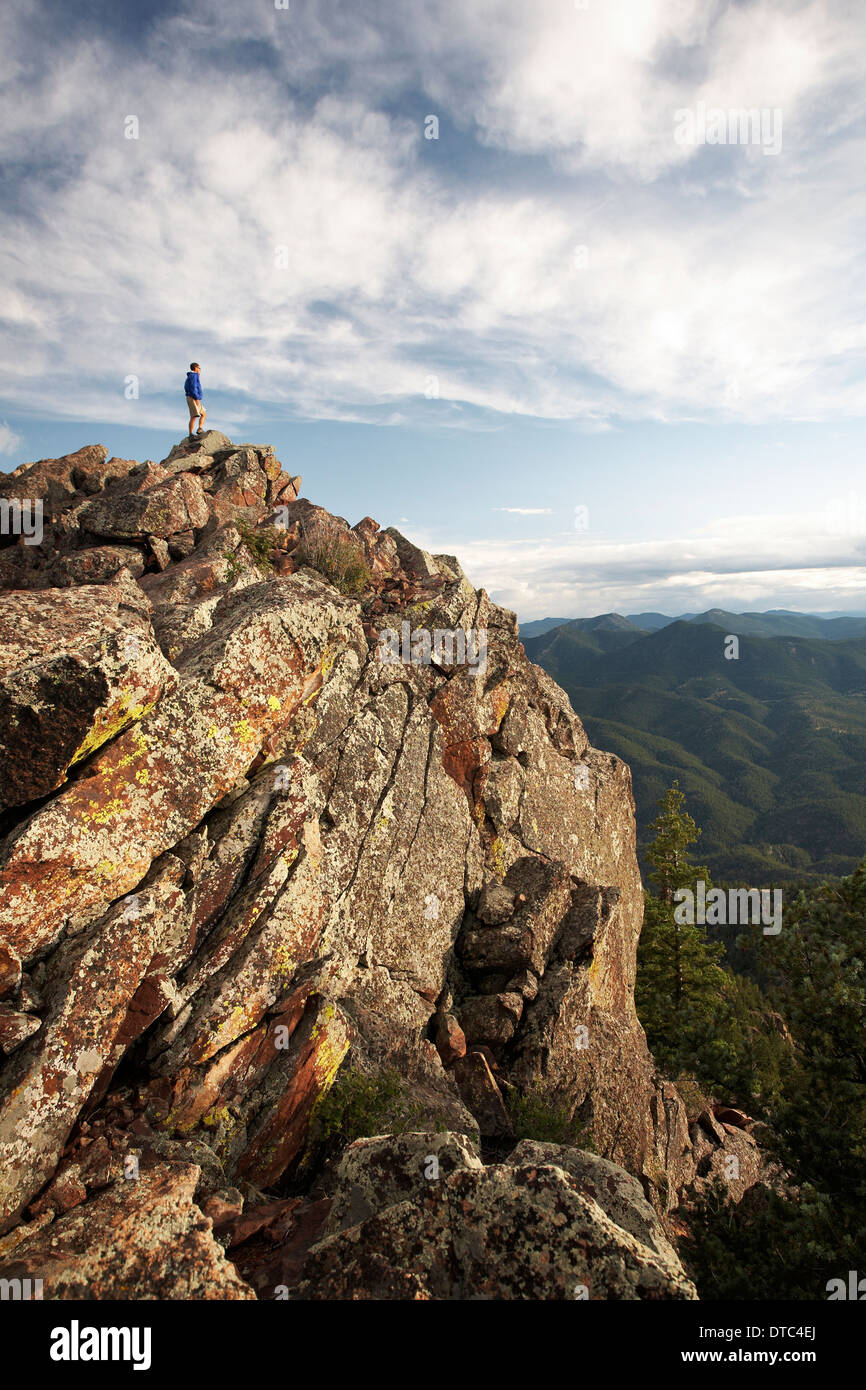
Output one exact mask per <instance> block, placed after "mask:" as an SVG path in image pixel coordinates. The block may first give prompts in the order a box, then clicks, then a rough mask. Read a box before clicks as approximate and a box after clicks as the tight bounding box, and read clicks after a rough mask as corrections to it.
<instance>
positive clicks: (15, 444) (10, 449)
mask: <svg viewBox="0 0 866 1390" xmlns="http://www.w3.org/2000/svg"><path fill="white" fill-rule="evenodd" d="M22 443H23V440H22V439H21V436H20V435H17V434H16V433H15V432H14V430H11V429H10V428H9V426H8V425H7V423H6V421H5V420H4V421H3V423H2V424H0V454H14V453H15V450H16V449H19V448H20V447H21V444H22Z"/></svg>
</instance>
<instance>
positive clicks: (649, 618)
mask: <svg viewBox="0 0 866 1390" xmlns="http://www.w3.org/2000/svg"><path fill="white" fill-rule="evenodd" d="M679 622H687V623H711V624H712V625H713V626H715V627H724V628H726V630H727V631H728V632H732V633H735V634H736V635H737V636H739V637H742V636H744V635H746V634H749V635H751V636H753V637H817V638H820V639H821V640H823V641H828V642H842V641H845V640H846V639H847V638H849V637H866V613H796V612H794V611H793V610H792V609H787V608H771V609H768V610H767V612H765V613H732V612H730V611H729V610H728V609H725V608H708V609H707V611H706V612H705V613H680V614H678V615H677V616H676V617H674V618H669V617H668V616H667V615H666V614H664V613H627V614H625V616H623V615H622V614H621V613H599V614H597V615H596V616H595V617H592V618H538V619H536V620H535V621H534V622H528V623H523V624H522V625H521V628H520V632H521V635H522V636H523V637H542V636H544V635H545V634H546V633H548V632H552V631H553V629H554V628H556V627H565V626H567V625H570V624H577V625H579V626H581V627H584V628H588V629H590V630H593V631H597V630H598V629H599V628H603V627H608V628H613V627H617V628H618V629H620V630H621V631H626V630H627V626H628V627H631V628H633V629H635V630H636V631H635V635H636V636H637V635H638V633H641V632H658V631H659V630H660V629H661V628H663V627H670V626H671V625H672V624H673V623H679Z"/></svg>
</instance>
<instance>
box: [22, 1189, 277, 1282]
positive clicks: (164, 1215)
mask: <svg viewBox="0 0 866 1390" xmlns="http://www.w3.org/2000/svg"><path fill="white" fill-rule="evenodd" d="M198 1176H199V1170H198V1169H197V1168H196V1167H194V1166H193V1165H185V1166H180V1165H178V1166H168V1165H159V1166H155V1167H153V1168H151V1169H148V1170H146V1169H142V1170H141V1171H140V1173H139V1176H138V1178H137V1179H134V1180H125V1179H123V1178H121V1179H119V1180H118V1181H116V1182H114V1183H113V1184H112V1185H111V1187H109V1188H108V1189H106V1190H105V1191H104V1192H102V1193H100V1194H98V1195H97V1196H95V1197H94V1198H92V1199H91V1200H90V1201H89V1202H87V1203H86V1204H84V1205H83V1206H79V1207H76V1209H75V1210H74V1211H72V1212H70V1213H69V1214H68V1215H66V1216H62V1217H59V1218H58V1219H57V1220H55V1221H52V1222H50V1224H45V1225H44V1226H42V1228H41V1229H40V1230H38V1231H36V1232H35V1234H33V1235H31V1236H30V1237H28V1238H26V1239H25V1240H23V1241H22V1242H21V1243H20V1244H19V1245H18V1246H17V1248H16V1249H15V1250H14V1251H13V1252H12V1253H11V1255H10V1257H9V1259H8V1260H6V1261H4V1260H3V1257H2V1256H0V1279H31V1280H35V1279H41V1280H42V1297H43V1299H86V1300H89V1299H99V1300H102V1299H148V1298H150V1299H157V1298H158V1299H200V1298H203V1299H227V1300H238V1299H252V1298H255V1294H254V1292H253V1290H252V1289H251V1288H250V1287H249V1285H248V1284H246V1283H245V1282H244V1280H243V1279H241V1278H240V1276H239V1275H238V1273H237V1270H236V1269H235V1268H234V1266H233V1265H232V1264H231V1262H230V1261H229V1260H227V1259H226V1257H225V1254H224V1252H223V1249H222V1246H221V1245H220V1244H219V1242H218V1241H216V1240H215V1239H214V1237H213V1234H212V1229H213V1227H212V1222H211V1220H210V1218H209V1217H206V1216H204V1215H203V1213H202V1212H201V1211H200V1210H199V1208H198V1207H197V1206H196V1205H195V1204H194V1203H193V1200H192V1198H193V1193H194V1190H195V1186H196V1183H197V1181H198Z"/></svg>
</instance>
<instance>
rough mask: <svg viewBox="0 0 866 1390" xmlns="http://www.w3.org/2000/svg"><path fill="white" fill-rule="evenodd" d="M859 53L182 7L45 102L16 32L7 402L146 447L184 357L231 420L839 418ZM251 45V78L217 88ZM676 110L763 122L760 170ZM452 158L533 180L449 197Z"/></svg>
mask: <svg viewBox="0 0 866 1390" xmlns="http://www.w3.org/2000/svg"><path fill="white" fill-rule="evenodd" d="M863 23H864V16H863V14H861V13H859V12H858V13H852V11H851V10H850V7H847V6H840V5H837V4H836V3H834V2H833V0H810V3H806V4H799V3H798V4H794V3H790V4H789V3H787V2H786V0H755V3H752V4H749V5H740V4H727V3H722V4H720V5H717V6H714V7H708V6H706V5H705V4H704V3H702V0H664V2H663V0H629V3H628V4H626V3H625V0H606V3H604V4H602V3H592V4H591V5H590V7H589V9H588V10H586V11H579V10H575V9H574V7H573V6H572V5H570V4H569V3H567V0H540V2H539V3H538V4H535V5H532V6H530V5H521V4H516V3H513V2H512V0H478V2H477V3H475V4H473V5H471V6H467V5H465V4H463V3H459V4H458V3H457V0H446V2H445V3H443V4H442V5H439V6H436V7H433V8H427V7H424V8H421V9H418V8H417V7H413V6H411V5H406V6H397V7H395V8H394V9H393V10H392V9H391V8H390V7H388V8H387V9H385V10H383V9H382V8H381V7H380V6H377V5H374V4H371V3H361V4H359V5H342V6H340V5H338V6H335V7H332V9H330V10H329V15H328V19H327V22H325V21H324V20H323V19H321V18H319V17H318V16H317V15H316V13H315V9H314V7H309V8H305V7H302V6H296V7H293V8H292V9H291V10H290V11H274V10H273V9H269V8H268V6H267V5H263V6H258V7H253V8H249V7H236V6H234V5H233V4H229V3H228V0H203V3H202V4H200V5H198V6H197V7H196V9H195V11H194V12H191V13H188V12H185V13H184V14H183V15H182V16H179V17H174V18H171V19H167V20H162V21H160V20H159V19H155V20H154V21H153V23H152V25H151V27H150V30H149V35H150V37H149V38H148V39H147V41H146V42H143V43H142V44H141V46H140V47H139V48H129V49H127V50H125V51H124V53H123V58H122V61H118V60H117V55H116V54H115V53H114V52H113V50H112V47H111V43H110V41H109V39H108V37H107V36H103V37H96V38H92V37H88V38H87V39H86V40H85V39H81V40H76V39H75V38H74V37H69V38H68V39H66V40H61V42H60V43H59V44H58V46H57V48H56V50H55V53H54V60H53V62H52V64H51V66H50V68H48V69H44V68H43V70H41V71H40V69H39V67H38V65H37V64H36V63H35V61H34V55H35V54H36V53H37V50H36V49H35V48H34V43H35V42H36V36H35V35H33V36H31V31H30V28H29V6H27V5H24V4H23V3H21V0H19V3H18V4H17V5H16V4H10V5H8V6H7V7H5V17H4V18H3V19H0V25H2V31H0V41H3V46H4V49H6V51H8V52H9V53H10V54H11V55H13V56H12V61H11V62H10V64H9V72H8V76H7V80H6V83H5V86H4V87H3V88H2V92H0V157H3V159H4V161H5V163H6V164H7V166H8V167H9V168H11V169H14V168H15V167H17V166H18V164H19V163H20V164H24V163H26V165H27V167H28V168H29V169H31V170H32V172H31V176H30V177H29V178H28V180H27V183H26V185H24V187H23V191H22V190H19V198H20V200H21V201H20V202H19V203H18V204H16V202H15V200H14V199H10V200H9V201H8V202H7V205H6V209H5V211H4V212H3V213H2V214H0V233H2V241H3V245H4V248H5V249H4V250H3V252H2V254H0V281H2V283H3V284H4V286H5V288H4V290H3V294H2V300H0V318H2V320H3V325H4V343H5V346H4V347H3V348H0V369H2V374H3V379H4V396H5V400H6V401H7V402H8V404H9V406H10V408H11V406H12V405H13V404H14V406H15V407H16V408H18V409H20V410H24V411H31V412H33V413H34V414H36V413H40V414H41V413H43V412H44V410H45V402H46V399H47V400H48V401H49V402H50V406H49V408H50V409H52V410H53V411H54V412H56V413H57V414H58V415H70V416H75V417H78V418H81V417H82V416H83V417H85V418H87V417H90V418H100V419H118V418H122V419H124V420H130V419H135V420H136V422H137V423H141V424H144V423H148V424H157V425H159V426H160V427H162V426H164V425H165V424H167V423H168V422H169V420H171V421H172V422H173V421H174V419H175V417H176V415H177V413H178V412H177V411H176V410H175V409H174V405H173V403H172V401H171V399H170V393H171V391H173V390H175V391H176V392H177V393H178V394H179V392H180V379H178V363H180V364H181V379H182V368H183V365H184V364H185V362H186V361H188V360H189V359H190V357H191V356H195V357H197V358H199V359H200V360H202V362H203V365H204V366H205V382H206V384H209V386H210V389H212V390H218V391H222V392H223V393H230V394H231V396H232V397H233V398H236V399H237V402H238V403H237V404H236V405H234V406H233V407H232V408H231V411H226V412H225V414H229V413H233V414H234V417H235V418H236V419H237V418H240V419H242V418H243V416H244V414H245V413H247V411H248V410H251V409H254V408H255V407H256V405H257V403H258V402H262V401H263V402H265V403H266V404H267V407H268V409H269V411H270V412H271V413H272V414H277V413H279V412H283V413H289V412H292V413H297V414H300V415H302V416H306V417H308V418H310V419H325V418H337V419H344V420H380V421H381V422H387V421H391V422H403V421H407V420H408V421H410V422H411V421H414V420H418V419H420V418H423V419H424V420H425V421H430V422H434V423H435V422H436V421H437V420H438V421H439V422H440V423H445V424H448V425H449V426H450V427H454V426H458V427H459V426H460V425H462V424H463V423H464V422H466V421H467V419H468V417H467V415H466V414H461V412H460V409H459V407H460V406H461V405H465V404H469V405H471V406H474V407H480V408H482V409H485V410H488V411H492V412H498V413H500V414H501V415H503V416H504V417H508V416H511V415H515V414H525V415H534V416H543V417H549V418H552V419H577V420H580V421H582V422H583V424H584V426H585V427H586V428H589V429H598V430H601V429H604V428H606V427H607V425H608V422H609V421H610V420H611V419H612V418H616V417H627V418H650V419H655V420H685V419H697V418H701V419H711V420H744V421H761V420H765V419H807V420H819V419H826V418H830V417H836V416H857V415H860V414H862V412H863V410H864V407H866V382H864V373H863V361H864V354H866V328H864V326H863V323H862V314H861V313H860V312H859V307H858V306H859V304H860V302H861V301H862V299H863V295H864V291H866V284H864V278H866V277H864V260H863V249H862V248H863V233H864V230H866V228H864V221H866V216H864V214H866V196H864V192H863V190H862V182H861V181H860V179H859V170H860V169H861V168H862V165H863V162H864V158H866V140H864V137H863V134H862V131H861V129H860V127H859V126H858V125H857V122H858V120H860V119H861V118H862V115H863V97H862V95H860V94H859V93H858V91H857V88H856V87H855V85H854V76H855V74H856V63H857V51H858V50H857V42H856V37H857V34H858V33H860V32H861V26H862V25H863ZM38 41H39V43H40V45H41V43H42V38H41V36H38ZM258 41H260V42H263V43H266V44H267V45H269V46H270V49H271V53H272V57H273V60H274V66H273V67H268V66H259V67H256V68H250V69H244V68H242V67H241V66H239V65H238V64H237V62H236V61H235V54H236V52H237V51H238V50H239V49H240V47H241V46H242V45H246V44H250V43H253V42H258ZM193 50H194V51H195V55H196V56H195V59H194V65H195V66H194V69H193V70H194V74H195V76H194V80H193V79H192V78H191V77H190V72H191V69H190V61H191V60H190V56H189V55H190V53H191V52H192V51H193ZM697 100H706V101H708V102H711V103H712V102H716V103H718V104H721V105H724V106H730V105H736V106H739V105H749V104H758V105H762V106H763V105H770V106H775V105H781V106H782V107H783V109H784V111H785V144H784V149H783V153H782V154H781V155H780V156H779V157H778V158H765V157H763V156H762V154H761V152H760V150H758V149H742V148H741V149H735V150H720V149H711V150H708V149H703V150H700V149H699V150H688V149H683V148H682V147H680V146H678V145H677V144H676V143H675V141H674V140H673V137H672V131H673V114H672V113H673V110H674V109H675V108H676V107H678V106H683V105H688V104H690V103H692V102H694V101H697ZM431 103H432V106H431ZM386 105H387V110H388V112H390V114H385V109H384V108H385V107H386ZM437 108H441V109H440V115H441V117H442V130H441V132H440V140H439V141H438V142H425V141H424V140H423V137H422V127H423V118H424V116H425V115H426V114H427V113H428V110H430V109H434V110H435V109H437ZM130 113H134V114H137V116H138V118H139V121H140V138H139V139H138V140H125V139H124V138H123V122H124V118H125V117H126V116H127V115H128V114H130ZM472 135H474V136H475V137H477V139H479V140H480V141H481V142H483V143H484V144H486V145H487V146H488V147H492V146H497V147H500V148H502V149H503V150H506V151H508V152H510V153H511V154H519V155H524V156H525V155H528V156H534V157H535V159H536V166H537V169H536V175H537V176H533V177H532V178H530V177H529V176H528V175H526V176H524V177H522V178H521V179H520V180H517V179H516V178H514V177H510V176H509V177H507V178H506V177H503V178H501V179H499V180H497V178H496V177H490V178H478V179H466V178H464V177H462V174H461V161H462V160H463V159H464V158H466V157H467V154H466V142H467V140H468V139H469V137H470V136H472ZM828 135H829V136H831V137H832V138H831V139H830V140H829V141H828ZM434 144H435V151H434V149H433V146H434ZM548 161H552V168H551V166H550V165H549V164H548ZM43 167H44V168H45V169H47V170H48V171H49V172H50V177H40V176H39V171H40V169H42V168H43ZM575 171H580V172H581V173H582V174H583V175H584V177H582V178H581V179H580V180H575V178H574V177H573V175H574V173H575ZM578 246H584V247H586V256H587V257H588V263H587V264H586V265H583V264H579V263H578V262H577V260H576V257H575V248H576V247H578ZM280 247H285V248H286V253H285V254H286V257H287V264H286V265H285V267H284V268H281V267H280V266H279V265H278V264H277V261H276V256H277V248H280ZM128 373H135V374H136V375H138V376H139V377H140V379H141V397H140V400H139V401H138V402H137V403H134V404H135V406H136V409H135V410H134V411H132V412H131V411H130V410H129V409H128V408H127V406H128V404H133V403H126V402H124V401H123V397H122V386H123V380H124V377H125V376H126V375H127V374H128ZM431 374H432V375H435V377H436V378H437V383H438V386H437V390H438V399H436V400H430V399H425V383H426V382H427V380H428V378H429V377H430V376H431ZM46 384H49V385H50V389H48V390H46ZM166 392H168V393H169V395H168V396H167V395H165V393H166Z"/></svg>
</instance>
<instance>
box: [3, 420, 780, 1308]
mask: <svg viewBox="0 0 866 1390" xmlns="http://www.w3.org/2000/svg"><path fill="white" fill-rule="evenodd" d="M300 488H301V479H300V478H299V477H293V476H292V475H291V474H290V473H289V472H287V471H285V470H284V469H283V468H282V466H281V464H280V462H279V461H278V460H277V458H276V457H275V455H274V452H273V450H272V449H270V448H268V447H267V446H264V445H249V444H237V445H236V444H232V443H231V441H230V440H229V439H227V438H226V437H225V436H224V435H222V434H220V433H218V432H216V431H213V430H211V431H210V432H208V433H206V434H204V435H203V436H202V437H200V438H198V439H196V440H193V441H185V442H184V443H182V444H180V445H178V446H177V447H176V448H174V449H172V451H171V453H170V454H169V455H168V457H167V458H165V459H163V460H162V461H161V462H160V463H154V462H152V461H146V462H144V463H137V462H135V461H133V460H129V459H118V458H111V459H107V458H106V451H105V450H104V449H103V448H102V447H100V446H95V445H93V446H88V447H86V448H82V449H80V450H78V451H77V452H76V453H73V454H69V455H67V456H65V457H63V458H57V459H44V460H42V461H41V462H38V463H33V464H28V465H23V466H22V467H20V468H17V469H16V470H15V471H14V472H13V473H11V474H8V475H2V476H0V502H2V504H3V509H4V517H5V518H7V519H9V518H15V517H19V518H20V516H21V515H24V514H25V509H26V508H29V516H30V517H31V518H32V517H33V515H34V512H36V511H38V512H39V514H40V516H41V526H40V530H41V534H37V533H36V532H34V530H33V528H32V527H31V528H30V531H29V533H28V532H26V531H25V529H24V528H22V527H21V526H18V527H15V526H12V525H7V526H4V534H3V535H2V537H0V543H2V547H3V548H2V549H0V585H2V594H0V664H2V696H0V701H2V711H0V740H2V745H3V768H4V777H3V781H2V787H0V793H2V801H0V818H2V825H0V830H2V834H3V836H4V838H3V840H2V845H0V894H2V896H0V1048H2V1067H0V1276H2V1277H3V1278H6V1279H15V1278H19V1279H22V1280H25V1279H31V1280H42V1287H43V1297H45V1298H54V1299H65V1298H82V1297H83V1298H97V1299H102V1298H105V1299H111V1298H127V1299H140V1298H148V1299H151V1298H166V1299H185V1298H189V1299H233V1300H234V1299H254V1298H263V1299H278V1298H288V1299H364V1298H369V1299H394V1298H410V1299H478V1298H482V1299H540V1300H544V1299H564V1298H575V1297H587V1298H590V1299H694V1298H695V1297H696V1295H695V1291H694V1287H693V1285H692V1284H691V1282H690V1281H689V1279H688V1278H687V1277H686V1275H685V1273H684V1271H683V1268H682V1265H681V1263H680V1260H679V1257H678V1255H677V1253H676V1248H675V1236H674V1233H675V1229H676V1218H675V1216H674V1213H675V1212H676V1209H677V1206H678V1204H679V1203H680V1201H681V1200H682V1194H683V1193H684V1192H685V1190H686V1189H687V1188H688V1187H690V1186H692V1187H693V1186H694V1185H695V1184H700V1183H701V1182H703V1181H706V1180H708V1179H709V1178H711V1177H712V1176H713V1175H714V1174H716V1173H721V1172H722V1171H724V1170H725V1165H726V1164H727V1163H728V1161H729V1160H730V1158H731V1157H732V1156H733V1157H735V1158H736V1160H737V1163H736V1165H735V1168H736V1171H737V1172H738V1173H739V1178H738V1179H737V1181H735V1182H732V1183H731V1184H730V1186H731V1189H732V1190H733V1191H734V1192H735V1195H742V1193H743V1192H745V1191H746V1190H747V1189H748V1188H749V1187H750V1186H751V1185H753V1184H754V1183H755V1182H756V1181H757V1180H758V1179H759V1177H760V1175H761V1173H762V1172H763V1170H764V1162H763V1159H762V1157H761V1153H760V1150H759V1148H758V1145H757V1143H756V1140H755V1137H754V1136H753V1134H752V1133H751V1122H750V1121H748V1117H746V1116H743V1115H741V1114H740V1113H739V1112H735V1111H727V1112H725V1113H724V1117H722V1115H720V1114H717V1113H713V1110H712V1108H710V1109H709V1110H707V1109H705V1110H704V1111H703V1113H701V1114H690V1113H689V1111H688V1109H687V1105H686V1103H685V1101H684V1100H683V1099H682V1098H681V1096H680V1095H679V1094H678V1092H677V1090H676V1089H675V1087H674V1086H673V1085H672V1084H671V1083H670V1082H669V1081H666V1080H665V1079H663V1078H661V1077H660V1076H659V1075H658V1074H657V1071H656V1068H655V1065H654V1063H653V1059H652V1057H651V1055H650V1054H649V1052H648V1049H647V1045H646V1040H645V1037H644V1033H643V1030H642V1028H641V1026H640V1024H639V1022H638V1019H637V1015H636V1013H635V1007H634V994H633V988H634V977H635V955H636V946H637V940H638V936H639V933H640V928H641V920H642V911H643V896H642V887H641V881H640V875H639V872H638V865H637V860H636V856H635V827H634V803H633V799H632V793H631V781H630V774H629V770H628V768H627V767H626V766H625V765H624V764H623V763H622V762H621V761H619V759H617V758H615V757H613V756H612V755H610V754H608V753H604V752H600V751H598V750H597V749H595V748H592V747H590V745H589V743H588V740H587V737H586V734H585V733H584V730H583V727H582V725H581V722H580V719H579V718H578V716H577V715H576V714H575V713H574V711H573V710H572V708H571V705H570V704H569V701H568V698H567V697H566V695H565V694H564V693H563V691H562V690H560V689H559V687H558V686H557V685H556V684H555V683H554V682H553V681H552V680H551V679H550V678H549V677H548V676H547V675H545V674H544V672H543V671H542V670H541V669H540V668H539V667H537V666H535V665H533V664H532V662H531V661H529V660H528V659H527V657H526V655H525V653H524V649H523V647H522V645H521V642H520V638H519V633H518V628H517V622H516V619H515V617H514V615H513V614H512V613H510V612H507V611H505V610H503V609H501V608H498V607H497V606H496V605H495V604H493V603H492V602H491V601H490V599H489V597H488V595H487V594H486V593H485V592H484V591H483V590H476V589H475V588H473V586H472V585H471V584H470V583H469V581H468V580H467V579H466V577H465V575H464V574H463V572H462V570H461V568H460V565H459V563H458V561H457V560H456V559H455V558H454V557H453V556H449V555H431V554H428V553H427V552H425V551H423V550H420V549H418V548H417V547H416V546H414V545H413V544H412V543H411V542H410V541H409V540H407V539H406V538H405V537H404V536H402V535H401V534H400V533H399V532H398V531H396V530H394V529H392V528H389V529H387V530H382V529H381V528H380V526H379V525H378V524H377V523H376V522H375V521H373V520H372V519H371V518H370V517H365V518H364V519H363V520H361V521H359V522H358V523H357V524H356V525H354V526H350V525H349V523H348V522H347V521H345V520H344V519H343V518H341V517H339V516H332V515H330V514H329V513H328V512H326V511H325V510H324V509H323V508H321V507H318V506H316V505H314V504H312V503H310V502H308V501H306V500H305V499H303V498H301V497H300V496H299V493H300ZM36 504H39V507H38V508H37V506H36ZM388 1106H390V1111H388ZM386 1112H387V1113H389V1114H390V1115H391V1117H392V1118H391V1120H389V1121H388V1123H387V1124H386V1125H385V1126H384V1128H381V1127H380V1126H381V1118H380V1117H381V1116H382V1115H383V1114H385V1113H386ZM539 1115H541V1116H542V1118H545V1117H546V1130H545V1132H541V1131H542V1130H543V1129H545V1126H544V1125H542V1124H541V1123H540V1121H539V1120H538V1116H539ZM394 1116H396V1117H397V1118H396V1119H394V1118H393V1117H394ZM533 1116H534V1117H535V1124H536V1129H537V1130H538V1133H537V1134H535V1133H533V1132H532V1125H533ZM551 1116H555V1117H558V1120H559V1122H561V1123H562V1124H564V1125H565V1126H566V1127H568V1126H571V1130H570V1131H569V1132H570V1133H573V1134H575V1135H579V1136H582V1137H581V1138H580V1141H579V1142H577V1141H572V1142H553V1141H552V1140H551V1139H550V1137H549V1131H550V1123H551ZM401 1117H402V1118H401ZM377 1121H378V1123H377ZM527 1135H528V1137H527Z"/></svg>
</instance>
